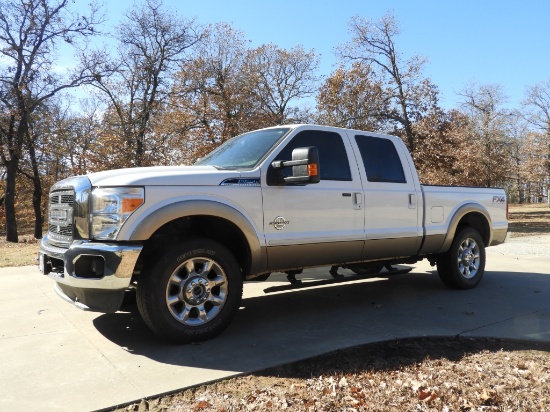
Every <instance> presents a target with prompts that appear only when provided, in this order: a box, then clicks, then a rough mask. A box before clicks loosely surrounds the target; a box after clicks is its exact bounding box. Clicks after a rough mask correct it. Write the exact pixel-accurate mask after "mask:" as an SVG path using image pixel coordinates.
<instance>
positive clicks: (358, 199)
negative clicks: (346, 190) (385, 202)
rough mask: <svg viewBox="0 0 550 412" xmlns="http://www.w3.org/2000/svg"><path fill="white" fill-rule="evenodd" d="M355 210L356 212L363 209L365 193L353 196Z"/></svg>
mask: <svg viewBox="0 0 550 412" xmlns="http://www.w3.org/2000/svg"><path fill="white" fill-rule="evenodd" d="M353 208H354V209H355V210H361V209H363V193H359V192H355V193H354V194H353Z"/></svg>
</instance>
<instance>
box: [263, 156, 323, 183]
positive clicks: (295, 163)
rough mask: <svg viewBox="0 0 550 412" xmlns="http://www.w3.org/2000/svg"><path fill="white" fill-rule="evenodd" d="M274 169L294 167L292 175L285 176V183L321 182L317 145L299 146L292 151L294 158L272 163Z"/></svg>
mask: <svg viewBox="0 0 550 412" xmlns="http://www.w3.org/2000/svg"><path fill="white" fill-rule="evenodd" d="M271 166H272V167H273V168H274V169H276V170H277V169H283V168H285V167H292V176H289V177H285V178H284V181H285V183H289V184H309V183H319V182H320V180H321V174H320V170H319V151H318V150H317V148H316V147H298V148H296V149H294V150H293V151H292V160H288V161H281V160H278V161H275V162H273V163H272V164H271Z"/></svg>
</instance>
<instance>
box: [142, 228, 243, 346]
mask: <svg viewBox="0 0 550 412" xmlns="http://www.w3.org/2000/svg"><path fill="white" fill-rule="evenodd" d="M242 290H243V283H242V276H241V271H240V268H239V264H238V263H237V261H236V259H235V258H234V257H233V255H232V254H231V253H230V252H229V251H228V250H227V249H226V248H225V247H224V246H223V245H221V244H219V243H217V242H214V241H212V240H209V239H195V240H191V241H188V242H185V243H181V244H178V245H175V246H174V247H172V249H170V250H169V251H168V252H166V253H165V254H164V255H163V256H160V257H159V259H158V260H157V261H156V262H152V263H151V264H150V265H146V267H144V269H143V271H142V273H141V274H140V277H139V280H138V287H137V303H138V308H139V311H140V313H141V316H142V318H143V320H144V321H145V323H146V324H147V325H148V326H149V328H151V329H152V330H153V331H154V332H155V333H157V334H158V335H161V336H164V337H166V338H168V339H170V340H172V341H175V342H180V343H188V342H193V341H201V340H205V339H209V338H212V337H214V336H215V335H217V334H219V333H220V332H221V331H222V330H223V329H225V328H226V327H227V326H228V325H229V323H230V322H231V320H232V319H233V317H234V316H235V314H236V313H237V310H238V309H239V305H240V301H241V297H242Z"/></svg>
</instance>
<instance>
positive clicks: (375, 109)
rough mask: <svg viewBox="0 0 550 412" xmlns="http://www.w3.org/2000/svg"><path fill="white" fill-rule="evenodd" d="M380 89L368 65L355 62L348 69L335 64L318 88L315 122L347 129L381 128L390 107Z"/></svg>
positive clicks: (383, 125)
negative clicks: (317, 117) (336, 66)
mask: <svg viewBox="0 0 550 412" xmlns="http://www.w3.org/2000/svg"><path fill="white" fill-rule="evenodd" d="M383 89H384V85H383V83H382V82H381V81H380V80H379V79H378V78H377V76H376V75H375V74H374V72H373V70H372V68H371V66H370V65H365V64H362V63H360V62H355V63H353V64H352V66H351V67H350V68H349V69H346V68H344V67H340V68H338V69H337V70H335V71H334V72H333V73H331V75H330V76H329V77H328V78H327V79H326V80H325V82H324V83H323V85H322V86H321V88H320V89H319V93H318V95H317V111H318V116H319V122H320V123H324V124H328V125H332V126H337V127H347V128H350V129H360V130H370V131H380V130H382V129H384V128H385V114H386V113H388V112H389V111H390V108H389V106H388V102H387V100H386V99H385V98H384V90H383Z"/></svg>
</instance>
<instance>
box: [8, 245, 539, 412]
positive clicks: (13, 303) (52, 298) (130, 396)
mask: <svg viewBox="0 0 550 412" xmlns="http://www.w3.org/2000/svg"><path fill="white" fill-rule="evenodd" d="M549 247H550V246H549ZM506 252H507V253H509V252H508V251H506ZM500 253H502V252H500ZM341 272H342V273H343V271H341ZM314 274H322V275H323V276H324V277H327V278H328V277H329V276H328V268H323V269H315V270H309V271H306V272H304V274H303V275H302V276H300V277H301V278H302V279H304V278H308V277H309V276H312V275H314ZM280 284H285V278H284V275H276V276H272V277H271V278H270V279H269V280H268V281H267V282H263V283H251V284H246V285H245V295H244V300H243V303H242V308H241V310H240V312H239V314H238V315H237V317H236V318H235V320H234V321H233V323H232V325H231V326H230V327H229V328H228V329H227V330H226V331H225V332H224V333H223V334H222V335H221V336H219V337H218V338H216V339H213V340H211V341H208V342H204V343H201V344H198V345H183V346H177V345H172V344H167V343H165V342H163V341H161V340H159V339H158V338H156V337H155V336H154V335H152V334H151V333H150V332H149V330H148V329H147V328H146V326H145V325H144V324H143V322H142V321H141V319H140V317H139V314H138V313H137V309H136V307H135V305H134V306H132V305H129V306H127V307H125V308H124V309H125V310H124V311H121V312H117V313H116V314H110V315H102V314H97V313H89V312H82V311H80V310H78V309H76V308H75V307H73V306H72V305H70V304H68V303H66V302H65V301H63V300H61V299H60V298H59V297H57V295H56V294H55V292H53V283H52V281H50V279H48V278H46V277H42V276H41V275H40V274H38V272H37V270H36V268H34V267H22V268H8V269H0V410H3V411H4V410H5V411H8V410H9V411H23V410H25V411H26V410H44V411H46V410H68V411H69V410H70V411H79V410H83V411H84V410H95V409H102V408H108V407H111V406H114V405H117V404H122V403H125V402H130V401H132V400H137V399H140V398H143V397H148V396H152V395H156V394H161V393H166V392H171V391H175V390H177V389H180V388H185V387H188V386H192V385H196V384H199V383H204V382H209V381H212V380H216V379H220V378H224V377H228V376H233V375H237V374H241V373H244V372H251V371H256V370H259V369H263V368H266V367H269V366H274V365H277V364H282V363H286V362H292V361H295V360H298V359H303V358H307V357H311V356H314V355H318V354H322V353H326V352H329V351H332V350H335V349H338V348H344V347H350V346H355V345H359V344H363V343H369V342H376V341H383V340H388V339H395V338H403V337H416V336H449V335H450V336H455V335H463V336H492V337H504V338H517V339H530V340H538V341H542V340H544V341H550V257H541V256H533V255H523V256H519V255H510V254H507V255H500V254H499V249H498V248H493V251H492V250H491V249H489V250H488V263H487V269H486V275H485V278H484V279H483V281H482V282H481V284H480V285H479V286H478V287H477V288H476V289H474V290H470V291H454V290H450V289H447V288H446V287H444V286H443V284H442V283H441V282H440V281H439V279H438V277H437V274H434V273H433V272H432V268H431V267H430V266H429V265H428V264H427V263H426V262H421V263H419V264H417V265H416V266H415V267H414V270H413V271H412V272H411V273H410V274H407V275H400V276H395V277H392V278H389V279H371V280H367V281H362V282H354V283H346V284H341V285H332V286H328V287H320V288H316V289H310V290H299V291H291V292H283V293H277V294H269V295H264V293H263V289H265V288H267V287H270V286H276V285H280Z"/></svg>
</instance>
